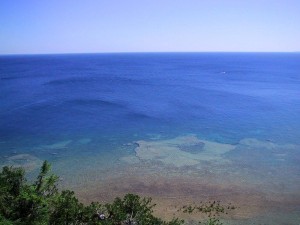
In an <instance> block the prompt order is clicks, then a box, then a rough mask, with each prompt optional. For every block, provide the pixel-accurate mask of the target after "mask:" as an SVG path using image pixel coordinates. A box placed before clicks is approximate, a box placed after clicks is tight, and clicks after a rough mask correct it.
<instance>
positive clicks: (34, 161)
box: [0, 154, 43, 172]
mask: <svg viewBox="0 0 300 225" xmlns="http://www.w3.org/2000/svg"><path fill="white" fill-rule="evenodd" d="M42 163H43V161H42V160H41V159H39V158H37V157H36V156H34V155H30V154H18V155H14V156H10V157H8V158H7V159H6V160H5V161H4V162H3V164H1V165H0V168H2V167H3V166H14V167H23V168H24V169H25V170H26V171H27V172H31V171H33V170H35V169H37V168H39V167H40V166H41V165H42Z"/></svg>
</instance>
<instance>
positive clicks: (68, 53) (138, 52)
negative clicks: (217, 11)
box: [0, 51, 300, 56]
mask: <svg viewBox="0 0 300 225" xmlns="http://www.w3.org/2000/svg"><path fill="white" fill-rule="evenodd" d="M153 53H161V54H166V53H300V51H132V52H130V51H124V52H123V51H120V52H113V51H112V52H49V53H4V54H2V53H0V56H22V55H84V54H153Z"/></svg>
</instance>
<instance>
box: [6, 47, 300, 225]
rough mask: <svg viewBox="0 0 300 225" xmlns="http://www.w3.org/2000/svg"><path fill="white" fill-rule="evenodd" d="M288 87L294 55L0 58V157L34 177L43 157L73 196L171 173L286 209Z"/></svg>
mask: <svg viewBox="0 0 300 225" xmlns="http://www.w3.org/2000/svg"><path fill="white" fill-rule="evenodd" d="M299 87H300V55H299V54H284V53H272V54H271V53H193V54H192V53H189V54H188V53H172V54H171V53H151V54H150V53H149V54H82V55H31V56H0V102H1V108H0V164H1V165H6V164H13V165H23V166H25V167H26V168H27V169H28V171H31V172H32V174H35V173H36V172H37V168H38V167H39V165H40V163H41V161H42V160H44V159H47V160H49V161H50V162H52V163H53V166H54V170H55V172H57V173H58V174H59V175H60V176H61V177H62V178H63V181H62V183H63V185H65V186H68V187H72V188H74V189H77V190H78V191H80V190H81V196H82V198H85V199H90V198H89V193H92V194H91V196H94V194H95V193H97V192H101V188H104V187H105V185H106V184H109V183H111V182H113V180H114V179H122V178H124V179H125V178H126V179H129V178H130V179H134V180H133V181H132V186H129V187H128V188H127V189H124V190H123V189H122V190H121V189H120V190H119V189H116V190H115V192H114V193H117V194H118V193H122V192H125V191H131V190H133V191H134V190H136V191H138V192H143V191H141V190H140V189H138V187H140V186H139V185H138V184H136V182H140V181H141V180H143V179H144V177H148V179H149V182H150V181H153V182H154V180H156V181H155V182H156V183H157V182H158V181H157V179H158V178H157V177H158V176H162V177H163V178H161V179H162V180H164V179H173V178H175V177H177V178H178V177H180V179H182V180H184V179H190V178H192V179H195V180H197V179H199V182H198V184H199V185H200V186H201V185H203V182H202V183H201V182H200V181H201V180H203V179H205V180H206V181H207V183H208V184H210V185H213V186H215V187H218V188H220V187H224V188H225V187H226V188H227V187H229V186H230V185H231V186H232V185H234V187H235V188H236V189H237V190H240V192H241V193H247V191H248V192H249V193H252V192H253V193H259V194H260V195H262V196H264V197H266V199H267V200H266V201H265V202H268V201H271V202H273V204H278V205H280V204H282V205H284V207H285V208H289V210H290V212H292V213H295V212H298V211H297V210H298V208H299V207H298V206H299V204H298V203H299V202H300V197H299V196H300V193H299V190H300V175H299V174H300V166H299V165H300V163H299V162H300V150H299V149H300V148H299V145H300V138H299V137H300V118H299V115H300V114H299V113H300V98H299V96H300V88H299ZM182 137H194V138H196V139H195V140H194V139H192V140H191V138H190V139H189V138H187V139H183V140H182V139H180V138H182ZM176 138H179V139H180V141H178V140H177V139H176ZM140 140H143V141H144V142H142V143H137V141H140ZM205 141H210V142H211V143H205ZM218 144H219V145H218ZM223 144H225V145H223ZM226 145H230V146H231V148H230V150H228V151H227V150H226V149H227V147H226ZM204 146H205V147H204ZM145 149H148V151H147V150H145ZM155 182H154V183H155ZM162 182H163V181H162ZM99 184H101V185H102V186H101V185H100V186H99ZM144 185H146V186H147V185H148V186H151V185H152V187H153V188H154V187H155V184H153V183H151V182H150V183H147V182H146V181H144ZM172 185H174V184H172ZM172 185H171V186H172ZM195 185H196V184H195ZM96 186H97V187H98V190H94V189H93V188H94V187H96ZM231 186H230V188H232V189H234V188H233V187H231ZM83 189H84V190H86V191H85V192H83V191H82V190H83ZM142 189H143V188H142ZM145 189H146V188H144V190H145ZM170 189H172V188H170ZM151 190H152V189H151ZM151 190H150V189H149V190H148V191H145V194H152V195H155V194H157V193H155V192H153V191H151ZM179 190H181V194H183V195H187V193H186V190H185V187H181V189H179ZM179 192H180V191H179ZM176 193H177V195H178V190H177V192H176ZM215 193H218V190H217V189H216V192H215ZM191 194H193V193H191ZM174 195H176V194H175V191H174ZM291 199H293V201H292V200H291ZM236 201H237V202H239V201H240V200H236ZM265 202H263V203H261V205H262V206H261V207H263V205H264V204H267V203H265ZM274 202H275V203H274ZM268 203H269V202H268ZM249 204H250V203H249ZM290 208H291V209H290ZM272 210H273V211H274V209H272ZM280 210H281V211H282V209H280ZM275 211H276V210H275ZM263 215H267V214H263ZM255 216H257V215H256V214H255ZM260 216H261V215H258V218H260ZM291 224H293V221H292V223H291ZM295 224H296V223H295Z"/></svg>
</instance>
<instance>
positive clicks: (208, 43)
mask: <svg viewBox="0 0 300 225" xmlns="http://www.w3.org/2000/svg"><path fill="white" fill-rule="evenodd" d="M155 51H159V52H168V51H193V52H195V51H200V52H201V51H271V52H273V51H279V52H280V51H288V52H289V51H300V0H0V54H11V53H13V54H15V53H76V52H78V53H81V52H155Z"/></svg>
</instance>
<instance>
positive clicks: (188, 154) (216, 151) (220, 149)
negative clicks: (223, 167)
mask: <svg viewBox="0 0 300 225" xmlns="http://www.w3.org/2000/svg"><path fill="white" fill-rule="evenodd" d="M136 144H137V147H136V148H135V153H136V155H135V157H136V158H138V159H139V160H140V161H159V162H161V163H163V164H165V165H172V166H175V167H183V166H195V165H197V164H200V163H201V162H202V161H215V162H216V161H218V162H219V163H221V162H223V163H226V159H224V158H223V157H222V155H223V154H225V153H227V152H229V151H232V150H233V149H234V148H235V146H234V145H230V144H222V143H217V142H212V141H207V140H201V139H199V138H197V137H196V136H195V135H188V136H180V137H177V138H173V139H167V140H157V141H144V140H141V141H137V142H136ZM197 150H198V151H197ZM122 160H123V161H125V162H130V163H131V162H136V161H137V160H136V159H135V158H134V157H133V156H131V157H125V158H122Z"/></svg>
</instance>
